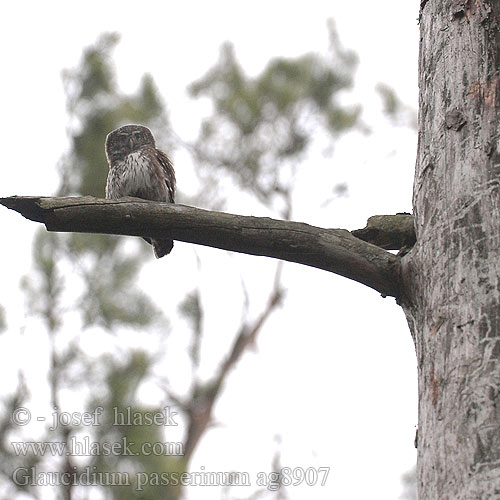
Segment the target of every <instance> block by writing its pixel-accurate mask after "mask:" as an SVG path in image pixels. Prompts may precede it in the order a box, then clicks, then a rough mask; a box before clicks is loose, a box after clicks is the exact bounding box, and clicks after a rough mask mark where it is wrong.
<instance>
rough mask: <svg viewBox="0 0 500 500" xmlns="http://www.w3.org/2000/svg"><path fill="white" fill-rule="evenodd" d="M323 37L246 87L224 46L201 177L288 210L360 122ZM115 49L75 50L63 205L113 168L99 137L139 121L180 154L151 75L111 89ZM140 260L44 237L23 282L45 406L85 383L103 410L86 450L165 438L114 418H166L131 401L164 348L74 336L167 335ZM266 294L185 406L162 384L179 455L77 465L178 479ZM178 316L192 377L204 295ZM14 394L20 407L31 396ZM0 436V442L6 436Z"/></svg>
mask: <svg viewBox="0 0 500 500" xmlns="http://www.w3.org/2000/svg"><path fill="white" fill-rule="evenodd" d="M329 35H330V50H329V53H328V56H321V55H318V54H312V53H309V54H305V55H303V56H300V57H297V58H293V59H287V58H282V57H281V58H275V59H272V60H271V61H270V62H269V64H268V65H267V66H266V67H265V68H264V70H263V71H262V72H261V73H260V74H259V75H257V76H255V77H251V76H248V75H247V74H246V73H245V72H244V70H243V68H242V67H241V65H240V64H239V63H238V60H237V58H236V55H235V51H234V49H233V47H232V46H231V45H230V44H225V45H224V46H223V47H222V48H221V54H220V58H219V61H218V62H217V64H216V65H215V66H214V67H213V68H211V69H210V70H209V71H208V72H207V73H206V74H205V75H204V76H203V77H202V78H200V79H199V80H197V81H196V82H194V83H193V84H192V85H191V86H190V87H189V91H190V93H191V95H192V96H193V97H206V98H208V99H210V101H211V103H212V115H211V116H209V117H207V118H206V119H205V120H204V121H203V123H202V124H201V128H200V134H199V137H198V139H197V141H196V142H195V144H194V145H193V146H192V147H191V148H190V151H191V152H192V153H193V156H194V160H195V161H197V163H198V167H199V170H198V172H199V174H200V175H202V176H204V175H205V176H206V175H208V176H210V175H213V176H214V178H219V177H221V176H226V177H229V178H231V179H232V180H233V181H236V183H237V184H238V185H239V187H240V188H241V189H244V190H247V191H248V192H249V193H252V194H254V195H256V196H257V197H258V199H259V200H260V201H261V202H262V203H263V204H265V205H266V206H273V205H274V204H275V201H276V200H279V201H280V202H283V201H284V202H285V204H286V206H287V208H288V209H290V208H291V204H292V190H293V183H294V175H295V168H296V166H297V165H298V164H299V163H300V162H301V161H302V160H303V159H304V158H305V156H306V154H307V153H308V151H309V149H310V147H311V145H312V143H313V142H314V140H315V138H316V137H317V136H318V135H321V136H323V137H326V138H327V139H328V140H329V141H333V140H334V139H335V138H336V137H337V136H338V134H340V133H342V132H345V131H347V130H350V129H352V128H353V127H355V126H356V125H357V120H358V115H359V112H360V108H359V107H356V106H354V107H348V106H345V105H344V104H343V103H342V93H343V92H344V91H346V90H348V89H349V88H350V87H351V86H352V83H353V74H354V69H355V66H356V57H355V56H354V54H353V53H352V52H350V51H348V50H345V49H343V48H342V47H341V45H340V43H339V41H338V39H337V36H336V32H335V29H334V28H333V25H332V24H330V30H329ZM118 40H119V37H118V36H117V35H116V34H104V35H102V36H101V37H100V38H99V39H98V40H97V42H96V43H95V44H94V45H92V46H90V47H88V48H86V49H85V50H84V52H83V55H82V59H81V61H80V64H79V65H78V66H77V67H76V68H74V69H71V70H66V71H65V72H64V73H63V80H64V84H65V89H66V94H67V107H68V115H69V127H68V138H69V150H68V152H67V153H66V154H65V155H64V157H63V158H62V159H61V162H60V164H59V171H60V175H61V183H60V186H59V188H58V190H57V194H58V195H60V196H66V195H73V194H81V195H93V196H103V194H104V186H105V183H106V176H107V172H108V167H107V162H106V158H105V154H104V140H105V137H106V135H107V133H109V132H110V131H111V130H113V129H114V128H116V127H118V126H120V125H123V124H125V123H142V124H145V125H147V126H150V127H151V128H152V129H153V130H154V133H155V137H156V139H157V142H158V143H159V144H160V145H161V147H162V148H164V149H166V150H168V151H169V152H171V151H172V149H173V147H174V146H175V142H174V139H173V134H172V132H171V129H170V123H169V120H168V116H167V113H166V108H165V105H164V104H163V101H162V99H161V97H160V94H159V92H158V90H157V89H156V87H155V84H154V81H153V79H152V77H151V76H149V75H145V76H144V77H143V78H142V80H141V83H140V85H139V88H138V90H137V91H136V92H135V93H133V94H131V95H126V94H123V93H122V92H121V91H120V89H119V88H118V85H117V79H116V72H115V68H114V65H113V62H112V51H113V49H114V48H115V46H116V44H117V43H118ZM205 186H206V184H204V185H203V186H202V190H204V189H205ZM288 213H289V212H288ZM134 243H135V245H134ZM144 250H146V251H147V252H148V255H149V258H150V259H151V258H152V252H151V249H150V247H148V246H147V245H146V244H145V243H143V242H142V241H141V240H140V239H139V238H136V239H132V238H120V237H112V236H107V235H88V234H76V233H75V234H67V235H61V234H53V233H47V232H45V231H40V232H39V233H38V234H37V236H36V238H35V241H34V246H33V271H32V273H31V274H30V276H29V277H26V278H24V280H23V286H24V289H25V292H26V297H27V308H28V311H29V313H30V314H31V315H34V316H37V317H38V318H41V319H42V321H43V323H44V325H45V328H46V330H47V332H48V337H49V344H50V360H49V366H50V373H49V383H50V390H51V403H52V404H53V405H54V406H57V407H58V408H59V407H61V403H62V402H61V399H62V394H63V393H64V392H66V393H69V394H71V393H73V395H74V394H76V393H77V389H81V388H82V387H85V390H86V392H85V391H81V392H78V394H87V398H86V399H85V402H86V403H87V402H88V404H86V406H87V408H89V411H93V410H94V409H95V408H96V407H98V406H102V407H103V408H104V415H103V421H102V422H103V425H102V426H95V427H94V428H93V429H92V432H93V433H94V434H93V435H92V436H91V440H92V441H94V440H95V441H96V442H109V443H115V442H120V440H122V439H126V440H127V441H128V442H133V443H135V445H134V451H135V450H139V449H140V445H141V443H155V442H165V441H166V440H165V437H167V438H169V436H165V435H163V432H162V433H160V430H161V431H163V430H164V429H163V428H162V427H160V426H157V425H148V426H141V425H132V426H116V425H113V415H114V410H113V409H116V410H115V411H117V412H121V411H126V410H127V408H130V411H131V413H133V414H135V415H145V414H146V412H153V413H154V412H157V411H161V409H162V408H161V407H160V405H158V406H157V407H154V408H150V407H147V406H146V405H144V404H141V403H140V393H141V388H142V387H143V386H144V384H146V383H147V382H148V381H150V380H151V378H152V373H153V367H154V366H155V363H157V362H158V361H159V360H160V357H161V356H162V355H163V354H164V352H162V350H161V349H159V350H158V355H157V356H151V355H149V354H147V352H146V351H145V350H142V349H138V348H137V347H131V346H130V345H128V344H127V343H126V342H125V341H124V342H123V345H122V344H120V348H119V349H118V350H117V352H110V353H107V354H106V355H105V356H102V357H97V358H96V359H88V357H86V355H85V354H84V353H83V351H82V350H81V348H80V347H79V345H78V341H79V334H81V330H84V329H90V327H96V328H98V329H99V330H101V331H100V332H99V333H100V334H102V335H103V336H104V335H105V332H106V331H108V332H115V331H117V329H118V328H123V329H124V330H126V329H129V330H135V331H136V332H137V331H140V332H144V333H146V332H148V331H151V330H152V327H153V325H155V324H161V325H162V327H163V328H162V330H161V334H162V335H161V336H162V338H163V337H164V336H165V335H164V334H165V333H166V331H167V330H166V328H165V320H164V318H163V316H162V314H161V312H160V311H159V310H158V309H157V308H156V307H155V305H154V304H153V302H152V301H151V300H150V298H149V297H148V295H147V294H146V293H145V292H144V290H142V289H141V288H140V287H139V285H138V283H139V279H138V278H139V275H140V271H141V268H142V265H143V263H144V261H145V259H144V255H145V253H144ZM279 275H280V273H277V276H279ZM274 285H275V286H274V292H273V293H274V295H271V297H270V302H269V304H268V305H267V306H266V308H265V310H264V312H262V313H261V315H260V316H258V317H257V320H255V321H252V320H249V319H248V318H245V319H244V320H242V325H241V326H240V328H239V329H238V332H237V335H236V336H235V340H234V342H233V344H232V345H231V347H230V349H229V351H228V353H226V354H227V355H226V357H225V358H223V359H222V360H221V365H220V366H219V367H218V369H216V371H215V376H214V377H213V378H212V379H211V380H208V381H207V382H202V381H200V380H194V381H193V383H192V384H191V387H190V389H189V394H187V395H186V396H185V397H181V396H179V397H176V396H175V395H174V394H173V392H172V391H170V389H169V390H168V392H167V390H166V389H165V387H161V389H163V390H164V393H165V394H166V395H167V394H168V397H169V398H170V399H169V400H171V401H173V402H175V403H176V406H178V407H179V409H180V411H182V412H183V416H184V418H186V420H187V421H188V425H187V430H186V434H187V435H186V437H185V445H186V455H185V457H177V456H157V455H154V454H149V455H146V454H142V453H139V454H138V455H136V456H132V457H129V456H121V455H113V454H108V455H104V454H100V455H98V456H95V457H89V459H88V460H89V461H88V462H87V464H85V465H88V464H89V463H90V465H91V466H92V467H94V466H95V467H96V469H97V470H98V471H119V472H122V471H129V472H131V475H132V476H133V475H134V474H135V473H136V472H138V471H140V472H142V471H144V472H151V471H155V472H163V471H169V472H173V471H181V472H183V471H185V470H186V468H187V466H188V463H187V462H188V461H189V458H190V457H191V456H192V453H193V450H194V449H195V448H196V446H197V444H198V442H199V440H200V439H201V437H202V436H203V434H204V432H205V431H206V429H207V428H208V427H209V425H210V424H211V412H212V407H213V406H214V403H215V401H216V399H217V397H218V396H219V395H220V392H221V388H222V387H223V385H224V384H223V383H224V380H225V377H226V376H227V374H228V373H229V372H230V370H231V368H232V367H233V366H234V365H235V364H236V362H237V361H238V360H239V359H240V357H241V355H242V353H243V352H244V350H245V349H246V347H247V346H248V345H252V344H253V342H254V341H255V336H256V335H257V332H258V331H259V329H260V328H261V327H262V324H263V323H264V321H265V319H266V318H267V317H268V316H269V315H270V314H271V313H272V311H273V310H274V308H275V307H278V306H279V304H280V300H278V299H277V297H281V296H282V289H281V285H280V283H279V277H278V278H276V280H275V284H274ZM274 296H275V298H274V299H272V297H274ZM271 299H272V300H271ZM179 312H180V314H181V315H182V316H183V317H184V318H185V319H186V321H187V322H188V324H189V326H190V330H191V331H192V341H191V344H190V345H189V347H188V349H189V359H190V362H191V363H192V366H193V368H196V367H198V365H199V363H200V357H201V352H200V350H201V340H202V335H203V320H204V315H203V309H202V298H201V295H200V291H199V290H197V289H195V290H193V291H192V292H191V293H189V294H188V295H187V296H186V297H185V298H184V299H183V300H182V302H180V305H179ZM68 314H73V316H72V318H71V321H75V316H77V317H78V320H79V325H80V327H81V328H76V329H75V327H74V323H71V325H72V327H71V329H72V331H73V332H74V335H73V337H72V338H69V340H68V337H71V336H70V335H68V332H66V331H65V325H67V321H68V319H67V318H68ZM160 385H161V384H160ZM19 394H20V396H19V397H18V400H20V399H19V398H21V396H22V397H24V398H26V397H27V395H26V394H25V393H22V394H21V392H20V393H19ZM166 400H168V398H166ZM163 407H164V406H163ZM0 425H2V422H0ZM85 430H86V431H87V430H88V429H87V428H86V429H85ZM5 432H7V431H5ZM5 432H2V433H1V434H0V437H5ZM59 432H60V434H59V435H55V434H54V433H51V434H50V435H47V436H45V438H46V439H47V440H50V441H54V440H56V439H57V440H60V441H61V442H67V441H68V440H69V439H70V438H71V436H74V435H76V434H77V433H78V432H81V429H79V428H78V427H74V428H73V427H69V428H66V429H60V431H59ZM89 432H90V431H89ZM167 433H168V429H167ZM168 440H170V441H172V439H170V438H169V439H167V441H168ZM8 459H9V455H8V453H7V452H6V451H5V450H4V449H2V448H0V463H1V462H3V461H5V460H8ZM29 460H37V458H36V457H23V463H26V462H27V461H29ZM59 465H60V467H61V469H62V470H69V469H71V467H76V464H75V463H74V462H73V461H72V458H71V457H65V458H63V459H62V461H61V462H60V464H59ZM78 467H80V469H79V470H81V468H82V467H83V465H82V464H81V463H79V464H78ZM101 493H102V494H103V495H104V497H105V498H120V499H123V500H127V499H129V498H130V499H137V498H141V499H142V498H144V499H146V498H148V499H149V498H168V499H176V498H179V497H180V494H181V491H180V490H179V489H168V488H164V487H153V486H151V487H150V488H147V489H144V490H143V491H142V492H138V491H135V490H134V489H133V488H123V487H122V488H120V487H116V488H109V489H106V491H105V492H103V491H102V492H101ZM26 494H27V495H28V492H26ZM60 494H61V498H71V497H72V495H73V493H72V491H71V488H69V489H68V490H67V491H66V490H61V493H60ZM29 495H31V497H33V498H35V497H36V492H35V491H34V490H30V491H29ZM104 497H103V498H104Z"/></svg>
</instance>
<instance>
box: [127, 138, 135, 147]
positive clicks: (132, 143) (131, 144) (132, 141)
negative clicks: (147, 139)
mask: <svg viewBox="0 0 500 500" xmlns="http://www.w3.org/2000/svg"><path fill="white" fill-rule="evenodd" d="M128 145H129V146H130V149H131V150H133V149H134V145H135V143H134V139H133V137H131V138H130V139H129V140H128Z"/></svg>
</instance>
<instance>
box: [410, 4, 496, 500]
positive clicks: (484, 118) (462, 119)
mask: <svg viewBox="0 0 500 500" xmlns="http://www.w3.org/2000/svg"><path fill="white" fill-rule="evenodd" d="M499 24H500V2H499V1H498V0H490V1H486V0H427V1H422V12H421V18H420V25H421V46H420V71H419V85H420V114H419V149H418V158H417V167H416V173H415V186H414V212H415V214H414V215H415V224H416V233H417V244H416V245H415V247H414V248H413V250H412V251H411V252H410V253H409V254H408V255H407V256H405V257H404V258H403V280H404V282H405V290H406V292H407V296H406V297H405V298H404V299H403V307H404V309H405V312H406V315H407V318H408V321H409V324H410V328H411V330H412V334H413V336H414V340H415V345H416V351H417V361H418V378H419V431H418V489H419V498H421V499H425V500H434V499H435V500H438V499H439V500H446V499H450V500H451V499H453V500H457V499H468V500H469V499H497V498H500V279H499V277H500V196H499V185H500V126H499V125H500V116H499V114H500V113H499V108H500V102H499V100H500V83H499V82H500V26H499Z"/></svg>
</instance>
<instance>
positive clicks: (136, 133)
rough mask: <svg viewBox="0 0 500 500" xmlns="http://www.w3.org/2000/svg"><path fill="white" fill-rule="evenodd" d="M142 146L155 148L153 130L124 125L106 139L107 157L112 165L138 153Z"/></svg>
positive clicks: (140, 126) (141, 126) (139, 126)
mask: <svg viewBox="0 0 500 500" xmlns="http://www.w3.org/2000/svg"><path fill="white" fill-rule="evenodd" d="M141 146H151V147H153V148H154V147H155V139H154V137H153V134H152V133H151V130H149V129H148V128H147V127H144V126H143V125H124V126H123V127H120V128H117V129H116V130H113V132H110V133H109V134H108V135H107V137H106V157H107V159H108V163H109V164H110V165H112V164H114V163H116V162H117V161H120V160H124V159H125V157H126V156H127V155H128V154H130V153H132V152H134V151H136V150H137V149H138V148H140V147H141Z"/></svg>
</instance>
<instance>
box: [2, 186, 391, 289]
mask: <svg viewBox="0 0 500 500" xmlns="http://www.w3.org/2000/svg"><path fill="white" fill-rule="evenodd" d="M0 203H1V204H2V205H5V206H6V207H8V208H11V209H13V210H16V211H18V212H20V213H21V214H22V215H23V216H25V217H27V218H29V219H31V220H34V221H37V222H43V223H44V224H45V226H46V228H47V229H48V230H49V231H62V232H84V233H89V232H90V233H107V234H123V235H132V236H150V237H157V238H162V237H168V238H172V239H175V240H179V241H186V242H189V243H196V244H199V245H208V246H212V247H215V248H221V249H224V250H231V251H234V252H242V253H247V254H251V255H265V256H267V257H274V258H277V259H282V260H286V261H290V262H297V263H299V264H305V265H307V266H312V267H317V268H319V269H324V270H326V271H330V272H333V273H336V274H340V275H342V276H345V277H346V278H350V279H353V280H355V281H358V282H360V283H363V284H364V285H366V286H369V287H371V288H374V289H375V290H377V291H379V292H380V293H381V294H382V295H384V296H387V295H390V296H394V297H397V296H398V294H399V276H400V258H399V257H397V256H395V255H393V254H391V253H389V252H387V251H385V250H383V249H381V248H379V247H377V246H375V245H372V244H370V243H367V242H365V241H362V240H360V239H358V238H356V237H354V236H353V235H352V234H351V233H350V232H349V231H347V230H345V229H324V228H319V227H315V226H310V225H308V224H304V223H299V222H290V221H282V220H275V219H270V218H267V217H248V216H241V215H233V214H228V213H223V212H212V211H209V210H201V209H199V208H194V207H188V206H184V205H174V204H170V203H157V202H149V201H145V200H140V199H137V198H122V199H120V200H104V199H101V198H92V197H83V198H78V197H71V198H43V197H18V196H13V197H10V198H0Z"/></svg>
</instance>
